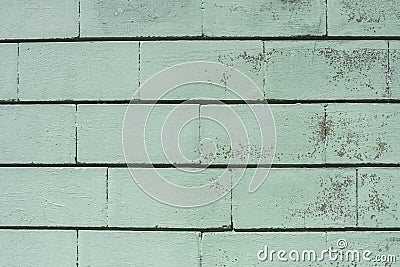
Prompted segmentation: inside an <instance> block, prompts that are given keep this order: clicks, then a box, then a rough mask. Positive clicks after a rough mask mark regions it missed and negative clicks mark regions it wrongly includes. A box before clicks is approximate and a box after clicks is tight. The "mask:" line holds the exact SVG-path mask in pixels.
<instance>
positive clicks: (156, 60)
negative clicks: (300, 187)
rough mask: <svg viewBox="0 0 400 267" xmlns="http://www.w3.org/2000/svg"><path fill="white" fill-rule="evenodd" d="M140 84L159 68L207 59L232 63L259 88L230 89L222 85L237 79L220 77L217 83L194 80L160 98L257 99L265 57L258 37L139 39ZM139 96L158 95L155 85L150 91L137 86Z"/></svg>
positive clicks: (259, 95)
mask: <svg viewBox="0 0 400 267" xmlns="http://www.w3.org/2000/svg"><path fill="white" fill-rule="evenodd" d="M140 52H141V56H140V71H141V72H140V73H141V74H140V78H141V84H143V83H144V82H145V81H146V80H147V79H149V78H150V77H151V76H153V75H154V74H156V73H158V72H159V71H161V70H163V69H165V68H167V67H172V66H174V65H177V64H182V63H186V62H193V61H211V62H217V63H221V64H223V65H225V66H228V67H233V68H235V69H237V70H239V71H241V72H242V73H244V74H245V75H247V76H248V77H249V78H250V79H251V80H252V81H254V83H255V84H256V85H257V86H258V87H259V89H260V92H257V93H252V92H251V93H250V92H248V91H250V90H248V89H247V90H246V89H245V88H243V90H242V91H240V92H237V93H239V96H237V95H235V94H234V93H232V92H231V91H230V90H229V89H227V88H226V87H228V88H229V87H232V86H233V85H235V83H237V81H236V80H235V79H234V78H235V77H233V78H232V77H229V76H228V74H227V77H222V76H221V80H222V81H223V84H221V86H217V85H211V84H206V83H196V84H188V85H184V86H180V87H178V88H174V89H173V90H171V91H170V92H169V93H168V94H166V95H165V96H163V97H162V99H164V100H171V99H172V100H176V99H180V100H186V99H194V98H195V99H201V98H207V99H210V98H211V99H220V100H225V99H226V100H231V99H234V100H237V99H239V100H241V99H242V98H243V99H245V100H258V99H263V98H264V97H263V94H262V88H263V79H264V77H263V76H264V68H265V61H264V56H263V44H262V42H261V41H201V42H199V41H175V42H142V43H141V45H140ZM139 93H140V95H139V98H140V99H143V100H149V99H150V100H153V99H156V100H157V99H159V98H160V97H161V94H160V93H159V91H158V90H156V88H155V89H154V90H151V91H149V90H148V91H142V90H139Z"/></svg>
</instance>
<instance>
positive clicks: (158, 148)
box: [77, 104, 199, 164]
mask: <svg viewBox="0 0 400 267" xmlns="http://www.w3.org/2000/svg"><path fill="white" fill-rule="evenodd" d="M127 107H128V105H98V104H94V105H78V116H77V122H78V161H79V162H85V163H125V157H124V153H123V145H122V129H123V125H124V124H123V122H124V117H125V112H126V111H127ZM176 107H178V106H177V105H156V106H155V107H154V109H152V108H153V105H143V104H136V105H132V107H131V108H129V112H132V114H133V117H130V119H134V120H135V121H133V122H132V121H131V122H127V125H128V126H127V133H128V135H127V137H126V140H127V141H126V142H127V146H128V147H132V148H135V149H132V150H127V153H128V154H129V157H128V158H127V159H128V162H130V163H166V164H168V163H173V162H177V163H186V162H187V161H188V162H195V161H196V160H197V159H198V158H199V152H198V148H197V146H198V140H199V137H198V132H199V130H198V129H199V125H198V120H197V119H195V120H194V121H192V122H191V123H188V124H187V125H186V126H185V127H183V129H182V131H181V133H180V135H179V136H178V134H177V135H172V136H170V135H168V134H166V135H167V139H165V140H162V139H161V137H162V129H163V128H164V131H165V132H168V129H169V128H168V127H167V126H168V125H170V126H171V125H172V124H173V122H177V121H181V120H182V119H185V118H186V116H189V117H192V116H194V117H196V118H197V117H198V110H199V107H198V105H184V106H182V105H181V106H179V107H178V109H177V110H176V111H175V112H176V113H173V114H172V115H170V114H169V112H171V111H172V110H173V109H174V108H176ZM151 110H152V111H151ZM149 111H151V114H150V116H149V117H148V118H147V114H148V113H149ZM175 115H178V116H177V117H174V116H175ZM167 118H170V119H172V121H171V120H170V121H168V122H169V123H168V122H166V123H167V126H164V122H165V120H166V119H167ZM146 119H147V122H146ZM128 120H129V119H128ZM145 123H146V124H145ZM144 125H146V126H144ZM144 129H146V134H145V135H144V134H143V130H144ZM143 138H145V145H146V147H144V145H143ZM168 138H169V139H168ZM178 138H179V145H180V149H181V151H182V153H183V155H184V156H186V157H187V158H188V160H187V161H184V158H183V157H181V156H179V155H178V154H177V150H178V146H177V145H178V144H177V143H178ZM99 144H100V145H99ZM171 145H172V146H174V147H173V149H172V148H171V149H170V148H167V146H168V147H170V146H171ZM146 149H147V151H146ZM164 152H165V153H167V155H168V156H169V158H166V156H165V155H164Z"/></svg>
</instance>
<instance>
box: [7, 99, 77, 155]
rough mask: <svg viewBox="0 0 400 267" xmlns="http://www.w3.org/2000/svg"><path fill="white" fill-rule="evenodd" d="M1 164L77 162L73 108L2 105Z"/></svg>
mask: <svg viewBox="0 0 400 267" xmlns="http://www.w3.org/2000/svg"><path fill="white" fill-rule="evenodd" d="M0 124H1V126H2V128H3V129H7V131H4V132H3V134H1V135H0V151H2V153H1V154H0V163H72V162H75V106H74V105H2V106H0Z"/></svg>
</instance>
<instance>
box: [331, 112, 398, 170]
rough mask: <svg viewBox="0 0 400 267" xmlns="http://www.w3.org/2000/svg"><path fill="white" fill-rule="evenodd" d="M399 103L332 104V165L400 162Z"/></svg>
mask: <svg viewBox="0 0 400 267" xmlns="http://www.w3.org/2000/svg"><path fill="white" fill-rule="evenodd" d="M399 111H400V110H399V106H398V104H329V105H328V107H327V120H326V122H327V124H326V125H327V126H326V129H327V146H326V162H328V163H399V162H400V158H399V154H398V151H399V149H400V144H399V142H398V131H399V129H400V128H399V127H400V123H399V122H400V117H399Z"/></svg>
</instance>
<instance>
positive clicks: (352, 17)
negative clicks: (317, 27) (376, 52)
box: [328, 0, 400, 36]
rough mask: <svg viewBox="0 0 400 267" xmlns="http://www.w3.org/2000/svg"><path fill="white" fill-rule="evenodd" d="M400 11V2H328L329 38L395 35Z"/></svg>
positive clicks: (349, 0)
mask: <svg viewBox="0 0 400 267" xmlns="http://www.w3.org/2000/svg"><path fill="white" fill-rule="evenodd" d="M399 12H400V1H399V0H394V1H388V0H385V1H379V2H373V1H368V0H361V1H358V0H328V35H332V36H396V35H399V34H400V27H399V22H400V17H399Z"/></svg>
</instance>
